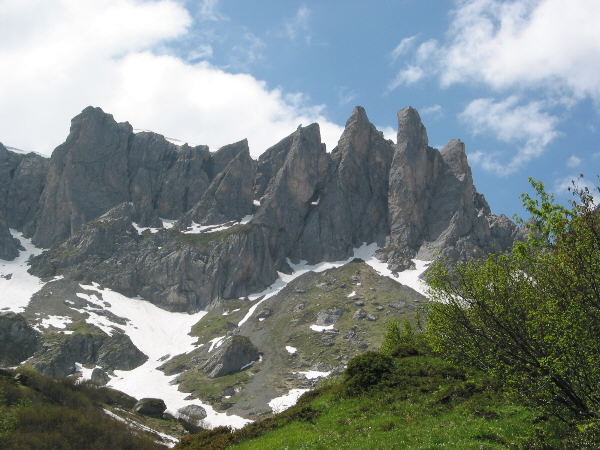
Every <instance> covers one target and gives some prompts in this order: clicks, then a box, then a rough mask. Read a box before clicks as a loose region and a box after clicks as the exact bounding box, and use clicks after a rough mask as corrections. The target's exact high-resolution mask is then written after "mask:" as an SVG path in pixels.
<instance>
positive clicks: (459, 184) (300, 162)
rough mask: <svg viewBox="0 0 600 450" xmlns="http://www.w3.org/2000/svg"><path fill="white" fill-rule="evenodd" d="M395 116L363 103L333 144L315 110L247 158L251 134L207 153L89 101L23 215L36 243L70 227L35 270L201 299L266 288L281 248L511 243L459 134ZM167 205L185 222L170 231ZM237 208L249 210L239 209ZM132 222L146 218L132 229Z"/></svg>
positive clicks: (474, 248)
mask: <svg viewBox="0 0 600 450" xmlns="http://www.w3.org/2000/svg"><path fill="white" fill-rule="evenodd" d="M398 126H399V130H398V143H397V144H395V145H394V144H393V142H392V141H389V140H386V139H385V138H384V136H383V134H382V133H381V132H380V131H378V130H377V129H376V128H375V126H374V125H373V124H371V123H370V121H369V119H368V117H367V115H366V112H365V111H364V109H363V108H361V107H357V108H355V109H354V111H353V112H352V115H351V116H350V118H349V119H348V121H347V123H346V127H345V130H344V133H343V134H342V136H341V138H340V141H339V143H338V146H337V147H336V148H335V149H334V150H333V151H332V152H331V154H327V153H326V152H325V147H324V144H322V143H321V138H320V132H319V126H318V125H317V124H312V125H309V126H306V127H302V126H300V127H298V129H297V130H296V131H295V132H294V133H292V134H291V135H290V136H288V137H286V138H285V139H283V140H281V141H280V142H279V143H277V144H276V145H275V146H273V147H271V148H270V149H268V150H267V151H266V152H265V153H264V154H263V155H261V157H260V158H259V159H258V162H255V161H253V160H252V159H251V158H250V153H249V149H248V143H247V141H245V140H243V141H240V142H237V143H234V144H231V145H228V146H225V147H223V148H221V149H219V150H218V151H217V152H214V153H210V152H209V151H208V149H207V148H206V147H203V146H199V147H194V148H191V147H188V146H182V147H178V146H175V145H173V144H171V143H169V142H168V141H167V140H166V139H165V138H164V137H162V136H160V135H156V134H154V133H145V132H144V133H138V134H134V133H133V132H132V130H131V127H130V126H129V125H128V124H118V123H116V122H115V121H114V119H113V118H112V116H110V115H108V114H105V113H103V112H102V111H101V110H100V109H99V108H86V109H85V110H84V111H83V112H82V113H81V114H80V115H79V116H78V117H76V118H75V119H73V123H72V128H71V133H70V135H69V137H68V139H67V141H66V142H65V143H64V144H63V145H61V146H60V147H58V148H57V150H56V151H55V154H54V155H53V156H52V160H51V167H50V171H49V174H48V179H47V182H46V183H45V188H44V191H43V194H42V197H41V203H40V204H41V206H40V208H39V212H40V216H38V217H37V218H36V219H35V220H34V221H33V222H32V223H37V228H36V234H35V235H34V240H35V241H36V242H37V243H38V244H43V245H55V244H57V243H58V242H59V241H60V240H61V239H65V238H66V241H64V242H63V243H60V244H59V245H57V246H56V247H55V248H53V249H52V250H50V251H48V252H46V253H45V254H43V255H42V256H39V257H37V258H35V259H34V261H33V265H32V271H33V272H34V273H36V274H38V275H41V276H51V275H58V274H64V275H66V276H68V277H70V278H73V279H76V280H83V281H97V282H102V283H103V284H105V285H107V286H108V287H110V288H112V289H114V290H117V291H119V292H121V293H123V294H125V295H128V296H136V295H140V296H142V297H144V298H145V299H148V300H150V301H152V302H154V303H156V304H159V305H160V306H162V307H165V308H167V309H170V310H174V311H197V310H199V309H203V308H207V307H212V306H213V305H215V304H216V303H217V302H218V301H220V300H221V299H229V298H235V297H242V296H245V295H248V294H251V293H255V292H259V291H261V290H263V289H264V288H265V287H267V286H268V285H269V284H271V283H272V282H273V281H274V280H275V279H276V278H277V271H282V272H289V269H290V267H289V265H288V259H289V260H291V261H292V262H299V261H302V260H305V261H307V262H309V263H317V262H319V261H324V260H343V259H345V258H348V257H351V256H352V254H353V249H354V248H356V247H359V246H361V245H362V244H363V243H373V242H376V243H377V244H378V245H379V247H382V250H381V251H380V252H379V253H378V257H379V258H380V259H382V260H383V261H386V262H387V263H388V264H389V266H390V268H391V269H392V270H393V271H398V270H404V269H406V268H409V267H411V266H412V264H413V263H412V259H413V258H415V257H418V258H420V259H427V260H430V259H434V258H438V257H443V258H447V259H448V260H450V261H456V260H465V259H468V258H471V257H477V256H483V255H485V254H486V253H488V252H490V251H496V252H502V251H505V250H506V249H507V248H509V247H510V245H511V244H512V242H513V241H514V239H516V238H517V237H518V235H519V233H520V231H519V229H518V228H517V227H516V226H515V225H514V224H513V223H512V222H511V221H510V220H508V219H507V218H506V217H503V216H499V217H498V216H495V215H493V214H491V212H490V209H489V206H488V205H487V203H486V201H485V199H484V198H483V196H482V195H481V194H479V193H478V192H477V191H476V189H475V187H474V185H473V179H472V175H471V170H470V168H469V166H468V163H467V158H466V153H465V148H464V144H463V143H462V142H460V141H458V140H452V141H450V142H449V143H448V145H446V147H445V148H444V149H442V151H438V150H437V149H434V148H432V147H429V145H428V138H427V132H426V130H425V127H424V126H423V124H422V122H421V120H420V117H419V114H418V113H417V111H416V110H414V109H413V108H411V107H408V108H405V109H403V110H401V111H399V112H398ZM113 166H115V167H117V166H118V170H116V171H115V172H114V173H113V172H111V171H110V170H109V168H110V167H113ZM111 208H112V209H111ZM107 211H108V212H107ZM253 212H254V215H253V216H252V213H253ZM161 217H162V218H170V219H178V221H177V223H176V224H175V226H174V227H173V228H172V229H170V230H165V229H161V227H162V221H161V220H159V218H161ZM243 217H245V218H246V220H245V221H244V222H247V221H249V223H244V224H239V223H237V222H238V221H240V219H242V218H243ZM250 218H251V219H250ZM36 221H37V222H36ZM55 222H56V224H55ZM216 224H219V225H222V226H221V227H219V228H218V231H216V232H215V231H214V230H206V229H202V230H203V231H200V228H199V226H209V225H216ZM54 225H56V226H54ZM133 225H135V226H133ZM191 225H193V227H192V228H190V226H191ZM139 226H153V227H154V228H155V230H153V231H154V232H153V233H144V234H143V235H141V234H140V233H138V232H137V229H136V227H137V228H139ZM156 229H160V231H158V232H156V231H157V230H156ZM2 236H5V237H4V238H2ZM2 243H4V244H3V246H2ZM14 245H15V242H14V241H13V240H8V239H6V233H4V235H3V234H2V226H1V222H0V248H5V250H4V253H5V254H6V255H11V254H12V255H14V253H15V250H14ZM11 246H12V247H11Z"/></svg>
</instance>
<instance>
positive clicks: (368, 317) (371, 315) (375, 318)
mask: <svg viewBox="0 0 600 450" xmlns="http://www.w3.org/2000/svg"><path fill="white" fill-rule="evenodd" d="M367 320H370V321H371V322H375V321H376V320H377V316H376V315H374V314H367Z"/></svg>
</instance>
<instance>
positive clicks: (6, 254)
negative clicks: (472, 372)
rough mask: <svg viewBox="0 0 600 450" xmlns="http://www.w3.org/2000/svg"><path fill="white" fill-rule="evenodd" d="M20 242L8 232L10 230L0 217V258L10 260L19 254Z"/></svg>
mask: <svg viewBox="0 0 600 450" xmlns="http://www.w3.org/2000/svg"><path fill="white" fill-rule="evenodd" d="M20 248H21V244H20V243H19V240H18V239H16V238H14V237H13V236H12V234H10V230H9V229H8V226H7V224H6V221H5V220H4V219H3V218H0V259H6V260H8V261H11V260H13V259H15V258H16V257H17V256H19V249H20Z"/></svg>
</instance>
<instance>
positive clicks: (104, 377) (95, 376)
mask: <svg viewBox="0 0 600 450" xmlns="http://www.w3.org/2000/svg"><path fill="white" fill-rule="evenodd" d="M90 381H91V382H92V383H94V384H95V385H96V386H105V385H106V383H108V382H109V381H110V377H109V376H108V374H107V373H106V372H105V371H104V370H102V369H99V368H98V367H96V368H95V369H94V370H92V376H91V378H90Z"/></svg>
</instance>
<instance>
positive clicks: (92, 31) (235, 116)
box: [0, 0, 342, 156]
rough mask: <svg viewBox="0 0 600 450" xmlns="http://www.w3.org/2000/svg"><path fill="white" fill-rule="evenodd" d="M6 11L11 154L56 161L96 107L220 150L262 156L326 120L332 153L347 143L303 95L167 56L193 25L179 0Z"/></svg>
mask: <svg viewBox="0 0 600 450" xmlns="http://www.w3.org/2000/svg"><path fill="white" fill-rule="evenodd" d="M0 10H1V11H2V15H1V16H0V29H2V34H3V36H2V39H0V60H1V61H2V64H3V73H2V77H0V105H2V108H1V109H0V141H2V142H4V143H5V144H7V145H12V146H15V147H20V148H24V149H28V150H37V151H40V152H42V153H45V154H49V153H50V151H51V150H52V149H53V148H54V147H55V146H56V145H58V144H60V143H61V142H63V141H64V139H65V137H66V135H67V132H68V127H69V121H70V119H71V117H73V116H74V115H76V114H78V113H79V112H80V111H81V110H82V109H83V108H84V107H85V106H87V105H90V104H91V105H96V106H101V107H102V108H103V109H104V110H105V111H107V112H110V113H112V114H113V115H114V116H115V118H116V119H117V120H120V121H124V120H127V121H129V122H130V123H131V124H132V125H133V126H134V128H143V129H152V130H155V131H157V132H159V133H162V134H164V135H166V136H169V137H175V138H179V139H182V140H187V141H188V142H192V143H197V144H208V145H210V146H211V148H212V149H216V148H217V147H219V146H221V145H224V144H227V143H231V142H234V141H236V140H240V139H243V138H245V137H247V138H248V140H249V143H250V147H251V151H252V153H253V155H255V156H256V155H258V154H260V153H261V152H262V151H264V150H265V149H266V148H267V147H268V146H270V145H272V144H274V143H275V142H277V140H279V139H281V138H283V137H284V136H286V135H288V134H289V133H291V132H292V131H293V130H295V129H296V127H297V126H298V124H299V123H303V124H304V125H307V124H309V123H311V122H314V121H318V122H319V123H320V124H321V131H322V135H323V140H324V142H326V143H327V146H328V148H329V149H331V148H333V146H335V144H336V143H337V140H338V138H339V136H340V134H341V131H342V128H341V127H340V126H338V125H336V124H335V123H332V122H329V121H327V120H326V118H325V117H324V115H323V107H322V106H319V105H316V106H315V105H311V104H310V102H309V101H308V100H307V99H306V97H304V96H302V95H300V94H296V95H291V94H289V93H285V92H283V91H282V90H281V89H271V88H269V87H268V86H267V85H266V84H265V83H264V82H262V81H259V80H257V79H255V78H254V77H252V76H250V75H247V74H233V73H227V72H226V71H224V70H221V69H218V68H216V67H214V66H213V65H211V64H209V63H207V62H198V63H190V62H189V61H185V60H182V59H180V58H178V57H176V56H173V55H169V54H165V51H164V50H162V52H161V53H158V52H157V51H156V50H155V49H156V48H159V47H160V48H162V49H164V48H166V47H165V46H164V44H165V43H167V42H168V41H169V40H172V39H175V38H177V39H180V38H183V37H184V36H185V34H186V32H187V29H188V27H190V25H191V23H192V19H191V16H190V14H189V13H188V12H187V10H186V9H185V8H184V7H183V6H181V4H180V3H177V2H175V1H170V0H159V1H154V2H143V1H141V0H87V1H84V0H63V1H61V2H47V1H45V0H37V1H35V0H29V1H25V0H0ZM33 11H34V12H35V14H34V13H33ZM202 51H204V53H205V54H207V52H208V50H207V49H203V50H202ZM192 61H193V59H192Z"/></svg>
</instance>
